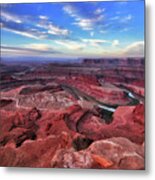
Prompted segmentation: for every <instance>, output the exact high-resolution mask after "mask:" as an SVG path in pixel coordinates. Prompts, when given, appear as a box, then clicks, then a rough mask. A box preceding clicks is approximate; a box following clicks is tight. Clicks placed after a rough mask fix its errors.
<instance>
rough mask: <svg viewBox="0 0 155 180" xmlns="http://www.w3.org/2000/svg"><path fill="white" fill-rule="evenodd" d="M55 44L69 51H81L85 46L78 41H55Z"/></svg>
mask: <svg viewBox="0 0 155 180" xmlns="http://www.w3.org/2000/svg"><path fill="white" fill-rule="evenodd" d="M55 43H57V44H59V45H61V46H63V47H65V48H67V49H69V50H82V49H83V48H84V47H86V45H85V44H84V43H81V42H79V41H73V40H55Z"/></svg>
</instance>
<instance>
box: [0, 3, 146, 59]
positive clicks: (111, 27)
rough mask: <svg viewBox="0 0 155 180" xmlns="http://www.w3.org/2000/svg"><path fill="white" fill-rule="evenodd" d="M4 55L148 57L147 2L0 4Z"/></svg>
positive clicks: (2, 51) (2, 50)
mask: <svg viewBox="0 0 155 180" xmlns="http://www.w3.org/2000/svg"><path fill="white" fill-rule="evenodd" d="M1 53H2V56H3V57H26V56H31V57H32V56H33V57H49V58H81V57H93V58H94V57H139V56H144V1H142V0H137V1H122V2H118V1H109V2H108V1H107V2H76V3H75V2H74V3H32V4H3V5H1Z"/></svg>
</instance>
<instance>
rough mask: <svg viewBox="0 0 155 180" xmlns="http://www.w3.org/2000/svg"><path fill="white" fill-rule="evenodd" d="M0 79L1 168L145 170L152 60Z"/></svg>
mask: <svg viewBox="0 0 155 180" xmlns="http://www.w3.org/2000/svg"><path fill="white" fill-rule="evenodd" d="M0 73H1V81H0V83H1V99H0V165H1V166H20V167H21V166H23V167H49V168H50V167H54V168H57V167H60V168H99V169H102V168H103V169H105V168H108V169H144V143H145V142H144V135H145V132H144V131H145V128H144V124H145V122H144V96H145V94H144V59H110V60H107V59H100V60H95V59H94V60H90V59H85V60H83V61H82V62H80V63H74V64H72V63H69V64H65V63H64V64H56V63H49V64H41V65H40V64H38V65H36V64H33V63H28V64H23V65H21V64H18V63H17V64H4V63H3V64H1V68H0Z"/></svg>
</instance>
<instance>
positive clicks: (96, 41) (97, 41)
mask: <svg viewBox="0 0 155 180" xmlns="http://www.w3.org/2000/svg"><path fill="white" fill-rule="evenodd" d="M81 41H82V42H84V43H86V44H87V45H89V46H95V47H99V46H101V45H102V44H104V43H110V41H107V40H101V39H81Z"/></svg>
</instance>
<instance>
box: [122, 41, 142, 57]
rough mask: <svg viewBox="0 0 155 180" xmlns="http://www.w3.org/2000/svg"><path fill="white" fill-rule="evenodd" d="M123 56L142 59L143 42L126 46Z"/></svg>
mask: <svg viewBox="0 0 155 180" xmlns="http://www.w3.org/2000/svg"><path fill="white" fill-rule="evenodd" d="M123 54H125V55H126V56H132V57H135V56H142V57H144V41H137V42H134V43H132V44H130V45H128V46H127V47H126V48H125V50H124V51H123Z"/></svg>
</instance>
